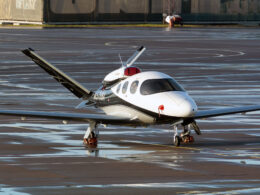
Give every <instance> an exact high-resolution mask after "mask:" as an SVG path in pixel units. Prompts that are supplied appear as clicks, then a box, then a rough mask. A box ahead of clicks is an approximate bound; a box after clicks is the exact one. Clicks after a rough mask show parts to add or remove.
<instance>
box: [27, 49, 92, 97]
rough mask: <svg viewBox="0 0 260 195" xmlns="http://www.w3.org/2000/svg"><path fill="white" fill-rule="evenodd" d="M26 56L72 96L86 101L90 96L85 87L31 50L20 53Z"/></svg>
mask: <svg viewBox="0 0 260 195" xmlns="http://www.w3.org/2000/svg"><path fill="white" fill-rule="evenodd" d="M22 52H23V53H24V54H25V55H26V56H28V57H29V58H31V59H32V61H34V62H35V63H36V64H38V65H39V66H40V67H41V68H42V69H43V70H45V71H46V72H47V73H48V74H50V75H51V76H53V78H54V79H55V80H57V81H58V82H59V83H61V84H62V85H63V86H64V87H66V88H67V89H68V90H70V91H71V92H72V93H73V94H74V95H76V96H77V97H78V98H84V99H87V98H88V97H90V96H91V95H92V92H91V91H90V90H88V89H86V88H85V87H83V86H82V85H81V84H80V83H78V82H77V81H75V80H74V79H72V78H71V77H69V76H68V75H66V74H65V73H64V72H62V71H61V70H59V69H58V68H57V67H55V66H54V65H52V64H50V63H49V62H47V61H46V60H45V59H43V58H42V57H41V56H39V55H38V54H36V53H35V52H34V50H33V49H31V48H29V49H25V50H23V51H22Z"/></svg>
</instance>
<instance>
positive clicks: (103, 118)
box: [0, 110, 138, 125]
mask: <svg viewBox="0 0 260 195" xmlns="http://www.w3.org/2000/svg"><path fill="white" fill-rule="evenodd" d="M0 115H11V116H20V117H34V118H49V119H58V120H72V121H81V122H91V121H95V122H97V123H101V124H111V125H122V124H124V125H134V124H138V121H136V120H130V119H129V118H125V117H116V116H108V115H102V114H84V113H61V112H42V111H25V110H0Z"/></svg>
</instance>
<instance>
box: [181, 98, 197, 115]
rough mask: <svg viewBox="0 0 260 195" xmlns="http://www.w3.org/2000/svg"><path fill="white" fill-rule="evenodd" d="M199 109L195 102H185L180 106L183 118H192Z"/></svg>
mask: <svg viewBox="0 0 260 195" xmlns="http://www.w3.org/2000/svg"><path fill="white" fill-rule="evenodd" d="M197 109H198V108H197V105H196V104H195V103H194V102H191V101H185V102H183V103H182V104H181V105H180V115H181V116H182V117H192V116H194V114H195V113H196V111H197Z"/></svg>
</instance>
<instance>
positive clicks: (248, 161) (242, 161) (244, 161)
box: [200, 158, 260, 165]
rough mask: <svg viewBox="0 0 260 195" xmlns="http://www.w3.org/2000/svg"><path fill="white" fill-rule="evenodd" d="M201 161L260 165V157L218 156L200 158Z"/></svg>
mask: <svg viewBox="0 0 260 195" xmlns="http://www.w3.org/2000/svg"><path fill="white" fill-rule="evenodd" d="M200 160H201V161H208V162H227V163H234V164H240V165H241V164H246V165H260V159H259V160H254V159H224V158H221V159H218V158H200Z"/></svg>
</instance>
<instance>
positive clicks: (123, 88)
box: [122, 81, 128, 94]
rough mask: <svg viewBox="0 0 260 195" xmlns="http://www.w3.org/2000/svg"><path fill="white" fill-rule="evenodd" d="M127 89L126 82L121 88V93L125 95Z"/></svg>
mask: <svg viewBox="0 0 260 195" xmlns="http://www.w3.org/2000/svg"><path fill="white" fill-rule="evenodd" d="M127 87H128V81H126V82H125V83H124V85H123V87H122V93H123V94H125V93H126V91H127Z"/></svg>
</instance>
